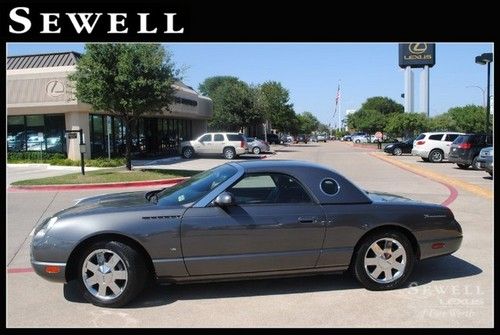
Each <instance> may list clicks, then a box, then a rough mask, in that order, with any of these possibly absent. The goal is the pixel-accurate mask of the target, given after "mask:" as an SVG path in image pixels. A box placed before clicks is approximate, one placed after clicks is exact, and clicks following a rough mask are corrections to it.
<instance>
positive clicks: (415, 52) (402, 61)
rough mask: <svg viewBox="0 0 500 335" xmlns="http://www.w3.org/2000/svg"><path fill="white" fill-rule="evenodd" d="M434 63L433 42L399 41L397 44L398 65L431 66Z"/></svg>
mask: <svg viewBox="0 0 500 335" xmlns="http://www.w3.org/2000/svg"><path fill="white" fill-rule="evenodd" d="M434 64H436V45H435V44H434V43H422V42H412V43H401V44H400V45H399V66H400V67H402V68H405V67H407V66H410V67H424V66H426V65H427V66H429V67H432V66H434Z"/></svg>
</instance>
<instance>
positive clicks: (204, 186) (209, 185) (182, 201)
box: [158, 164, 237, 206]
mask: <svg viewBox="0 0 500 335" xmlns="http://www.w3.org/2000/svg"><path fill="white" fill-rule="evenodd" d="M236 172H237V170H236V168H234V167H232V166H230V165H226V164H224V165H220V166H218V167H215V168H213V169H210V170H207V171H205V172H202V173H199V174H197V175H194V176H193V177H191V178H189V179H186V181H184V182H182V183H180V184H177V185H175V186H172V187H167V188H165V189H164V190H163V191H161V192H160V193H158V204H159V205H162V206H179V205H181V206H182V205H186V204H190V203H193V202H195V201H198V200H200V199H201V198H202V197H204V196H205V195H207V194H208V193H209V192H210V191H212V190H213V189H214V188H216V187H217V186H219V185H220V184H221V183H223V182H225V181H226V180H228V179H229V178H231V177H232V176H233V175H234V174H235V173H236Z"/></svg>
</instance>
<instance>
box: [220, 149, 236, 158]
mask: <svg viewBox="0 0 500 335" xmlns="http://www.w3.org/2000/svg"><path fill="white" fill-rule="evenodd" d="M222 154H223V155H224V158H225V159H234V158H235V157H236V151H235V150H234V148H232V147H229V148H224V151H222Z"/></svg>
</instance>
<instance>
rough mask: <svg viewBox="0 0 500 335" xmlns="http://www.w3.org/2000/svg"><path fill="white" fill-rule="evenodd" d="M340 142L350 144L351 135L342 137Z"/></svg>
mask: <svg viewBox="0 0 500 335" xmlns="http://www.w3.org/2000/svg"><path fill="white" fill-rule="evenodd" d="M340 140H341V141H346V142H350V141H352V137H351V135H344V136H343V137H342V138H341V139H340Z"/></svg>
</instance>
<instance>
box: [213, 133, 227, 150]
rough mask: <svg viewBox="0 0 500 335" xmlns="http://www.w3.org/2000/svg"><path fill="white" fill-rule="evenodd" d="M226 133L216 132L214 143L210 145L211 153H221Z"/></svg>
mask: <svg viewBox="0 0 500 335" xmlns="http://www.w3.org/2000/svg"><path fill="white" fill-rule="evenodd" d="M224 142H225V139H224V135H223V134H214V139H213V141H212V145H211V147H210V153H211V154H221V153H222V150H223V149H224V144H225V143H224Z"/></svg>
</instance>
